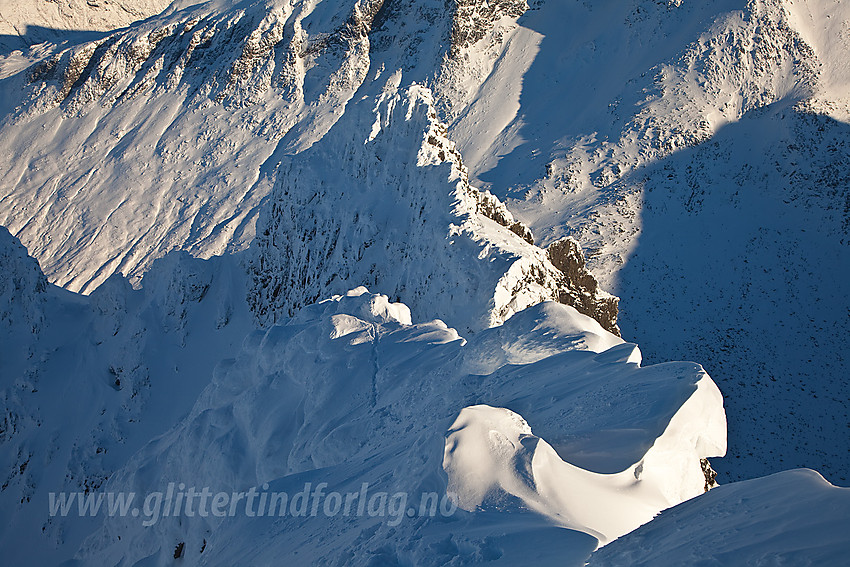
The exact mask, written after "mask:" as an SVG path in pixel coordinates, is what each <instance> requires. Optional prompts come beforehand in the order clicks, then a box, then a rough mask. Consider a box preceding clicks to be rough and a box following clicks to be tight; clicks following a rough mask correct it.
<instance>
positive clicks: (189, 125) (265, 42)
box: [0, 2, 374, 292]
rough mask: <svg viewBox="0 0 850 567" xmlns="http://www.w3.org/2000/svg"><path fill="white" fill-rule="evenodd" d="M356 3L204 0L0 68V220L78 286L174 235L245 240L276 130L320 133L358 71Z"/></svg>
mask: <svg viewBox="0 0 850 567" xmlns="http://www.w3.org/2000/svg"><path fill="white" fill-rule="evenodd" d="M373 15H374V14H373ZM349 17H350V18H351V21H348V19H349ZM360 18H361V13H360V11H359V10H358V9H356V8H355V6H354V5H353V3H352V5H349V6H340V5H338V4H335V3H331V2H322V3H318V4H314V3H299V4H296V5H295V6H292V5H290V4H289V3H287V2H269V3H265V2H254V3H251V2H245V3H241V4H236V5H232V4H231V3H229V2H218V3H203V4H200V5H197V6H193V7H190V8H185V9H183V10H178V11H175V12H173V13H169V14H166V15H162V16H158V17H154V18H151V19H148V20H146V21H144V22H142V23H140V24H137V25H135V26H133V27H132V28H130V29H128V30H126V31H120V32H116V33H114V34H111V35H108V36H106V37H103V38H102V39H99V40H96V41H94V42H89V43H84V44H80V45H78V46H75V47H72V48H70V49H67V50H65V51H62V52H60V53H58V54H56V55H54V56H52V57H48V58H46V59H44V60H43V61H41V62H40V63H39V64H37V65H36V66H34V67H31V68H30V69H28V70H26V71H22V72H19V73H17V74H13V75H11V76H9V77H7V78H6V79H4V80H3V84H2V87H0V88H2V89H3V90H4V91H5V92H21V93H23V100H20V99H18V100H15V98H18V97H8V99H6V100H7V102H6V104H5V105H4V107H5V108H4V109H3V110H4V114H5V115H6V116H5V120H4V124H3V131H4V134H6V135H5V136H4V138H3V140H4V141H3V144H2V150H0V151H2V155H3V156H4V157H5V159H4V160H3V166H2V167H3V171H2V176H3V179H4V183H3V196H2V197H0V198H2V200H3V204H4V207H3V211H2V216H1V217H0V224H3V225H5V226H7V227H9V229H10V230H11V231H12V232H13V233H14V234H16V235H17V236H19V237H20V238H21V239H22V241H23V242H24V244H25V245H27V246H28V247H29V248H30V249H31V250H32V252H33V254H34V255H35V256H36V257H37V258H39V259H40V261H41V262H42V264H43V266H44V268H45V270H46V271H47V272H48V274H49V275H50V277H51V279H52V281H54V282H56V283H58V284H59V285H63V286H65V287H67V288H68V289H72V290H83V291H86V292H90V291H91V290H93V289H94V288H95V287H97V284H99V283H100V282H102V281H104V280H105V279H106V278H107V277H108V276H109V275H110V274H112V273H115V272H118V271H120V272H123V273H125V274H128V275H139V273H141V271H143V270H144V269H145V268H147V267H148V266H149V265H150V263H151V261H152V260H154V259H155V258H156V257H158V256H161V255H162V254H164V253H165V252H167V251H169V250H172V249H175V248H178V249H184V250H188V251H190V252H192V253H194V254H197V255H201V256H204V257H208V256H210V255H213V254H218V253H221V252H223V251H225V250H235V249H240V248H242V247H244V246H245V245H246V244H247V242H249V241H250V239H251V238H252V237H253V223H254V222H255V220H256V215H257V211H258V208H259V204H260V202H261V201H262V199H263V197H264V196H265V195H266V193H267V192H268V189H269V188H270V186H271V184H272V182H273V178H274V170H275V164H276V161H275V160H274V159H272V158H271V156H272V154H273V153H274V151H275V149H276V147H277V144H278V142H281V143H282V144H284V145H286V144H289V145H293V146H299V147H302V146H308V145H309V144H310V143H312V142H313V141H315V140H316V139H318V138H319V137H321V136H322V135H323V134H324V132H325V131H327V129H328V128H329V127H330V125H331V124H333V122H334V121H335V120H336V118H337V117H338V115H339V114H341V113H342V112H343V110H344V108H345V102H346V101H347V100H348V98H349V97H350V96H351V95H352V93H353V91H354V89H355V88H356V87H357V85H359V83H360V82H361V81H362V80H363V78H364V77H365V73H366V71H367V70H368V39H367V38H366V37H365V36H364V35H363V31H362V29H359V28H358V27H357V26H358V25H362V23H361V22H360ZM331 32H335V33H331ZM328 37H333V38H334V41H333V42H328V41H327V38H328ZM298 125H301V129H300V130H298V133H297V134H295V133H293V135H292V136H291V138H292V139H291V140H289V139H287V140H286V141H281V139H282V138H283V137H284V135H285V134H286V133H287V132H288V131H290V130H291V129H293V128H294V127H296V126H298ZM48 226H49V227H50V230H47V227H48Z"/></svg>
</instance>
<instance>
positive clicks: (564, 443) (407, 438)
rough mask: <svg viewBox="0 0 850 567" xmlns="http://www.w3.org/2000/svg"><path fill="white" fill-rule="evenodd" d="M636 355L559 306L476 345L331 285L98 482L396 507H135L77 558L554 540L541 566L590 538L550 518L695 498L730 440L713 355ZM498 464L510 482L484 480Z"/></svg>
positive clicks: (476, 556) (630, 517) (543, 308)
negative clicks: (671, 358)
mask: <svg viewBox="0 0 850 567" xmlns="http://www.w3.org/2000/svg"><path fill="white" fill-rule="evenodd" d="M505 336H509V337H512V339H511V341H510V342H507V343H506V342H504V340H503V339H504V337H505ZM591 348H594V349H596V350H598V351H599V352H596V351H595V350H591ZM639 359H640V354H639V352H638V350H637V347H636V346H635V345H632V344H628V343H624V342H622V340H621V339H619V338H617V337H615V336H614V335H611V334H610V333H607V332H606V331H604V330H602V329H601V328H600V327H599V326H598V325H597V324H596V323H595V322H594V321H593V320H592V319H589V318H588V317H586V316H583V315H581V314H579V313H578V312H577V311H575V310H574V309H572V308H570V307H567V306H563V305H560V304H557V303H552V302H548V303H541V304H538V305H536V306H534V307H530V308H528V309H527V310H525V311H523V312H521V313H518V314H517V315H515V316H514V317H512V318H511V319H509V320H508V321H507V322H505V323H504V324H503V325H502V326H501V327H497V328H494V329H490V330H488V331H484V332H481V333H478V334H476V335H475V337H474V338H472V339H470V340H469V341H465V340H464V339H462V338H461V337H460V336H459V335H458V334H457V332H455V331H454V330H453V329H450V328H448V327H446V325H445V324H444V323H443V322H441V321H439V320H435V321H431V322H425V323H413V324H411V320H410V312H409V310H408V309H407V308H406V307H405V306H404V305H401V304H397V303H390V302H389V301H388V299H387V297H386V296H382V295H373V294H370V293H368V292H367V291H366V289H365V288H358V289H355V290H352V291H351V292H349V293H347V294H346V295H344V296H335V297H334V298H332V299H330V300H327V301H323V302H320V303H318V304H316V305H313V306H309V307H306V308H305V309H303V310H302V311H300V312H299V313H298V314H297V315H296V316H295V317H294V318H292V319H291V320H287V321H285V322H283V324H281V325H278V326H274V327H271V328H270V329H269V330H267V331H257V332H255V333H253V334H251V335H249V336H248V337H247V338H246V339H245V342H244V344H243V349H242V352H241V353H240V354H239V355H238V356H237V357H236V358H235V359H231V360H228V361H224V362H222V363H221V364H220V365H219V366H218V367H217V369H216V371H215V374H214V377H213V380H212V382H211V384H210V385H209V386H208V387H207V388H206V389H205V390H204V391H203V392H202V393H201V395H200V396H199V398H198V401H197V402H196V404H195V407H194V408H193V409H192V411H191V412H190V414H189V415H188V417H187V418H186V419H185V420H183V421H182V422H181V423H180V424H179V425H178V426H177V427H175V428H174V429H173V430H172V431H170V432H168V433H166V434H165V435H164V436H162V437H160V438H158V439H156V440H154V441H153V442H152V443H150V444H149V445H148V446H147V447H145V448H144V449H143V450H141V451H140V452H139V453H138V454H137V455H136V456H134V457H133V458H132V459H130V461H129V462H128V463H127V465H126V466H125V467H123V468H122V469H121V470H119V471H117V472H116V473H115V474H114V475H113V476H112V477H111V478H110V479H109V481H108V482H107V484H106V485H105V486H104V490H105V491H119V490H132V491H135V492H137V493H139V494H142V493H145V492H150V491H154V490H160V489H164V487H165V486H166V485H167V483H169V482H175V483H177V482H180V483H184V484H185V486H186V487H188V486H196V487H198V490H200V487H203V486H209V487H211V488H212V490H213V491H215V492H217V491H225V492H233V491H237V492H239V491H246V490H248V489H250V487H252V486H253V487H257V489H258V490H259V489H261V488H263V487H264V486H266V485H267V486H269V487H272V488H268V490H271V491H274V490H278V491H279V490H281V489H287V490H292V489H293V488H294V487H298V490H302V489H303V487H304V484H305V483H306V482H309V483H311V486H312V487H317V486H319V484H320V483H322V482H325V483H327V485H326V486H325V487H324V488H325V490H326V492H328V493H330V492H334V491H337V492H340V493H343V494H344V493H348V492H351V493H356V492H358V490H359V489H360V487H361V485H362V483H364V482H365V483H368V484H369V488H368V490H369V491H370V492H372V493H373V494H374V493H376V492H380V491H386V492H388V493H390V494H398V493H404V494H406V495H407V496H406V497H407V498H408V502H409V503H410V507H408V506H406V505H405V506H403V508H402V510H401V514H400V515H399V517H398V518H396V520H397V521H394V520H393V519H392V518H389V517H383V518H381V517H369V515H368V514H364V515H363V516H361V517H357V515H356V514H351V516H349V517H345V516H343V515H342V514H339V515H335V514H333V515H329V516H328V517H325V518H324V519H310V520H307V521H305V520H304V519H302V518H300V517H298V516H297V515H296V516H295V517H292V516H291V514H290V512H289V511H287V512H285V514H286V517H284V518H279V517H273V518H267V519H264V518H259V517H258V518H252V517H247V516H245V515H244V514H242V513H240V514H236V515H234V516H233V517H228V518H227V519H226V520H222V519H219V518H214V517H212V516H210V517H206V518H199V517H194V518H189V517H179V518H173V517H163V518H162V519H160V520H159V521H158V522H156V524H155V525H153V526H151V527H148V528H145V527H143V526H141V525H140V521H141V518H133V517H127V518H109V519H107V520H106V521H104V523H103V527H102V528H101V530H100V531H98V532H97V533H96V534H94V535H92V536H91V537H90V538H89V539H87V540H86V542H85V543H84V544H83V545H82V547H81V549H80V553H79V556H78V558H79V559H80V561H81V563H82V564H92V565H94V564H103V563H108V564H118V563H120V564H126V565H133V564H135V562H136V561H140V560H142V559H145V558H146V559H147V561H149V562H151V564H167V563H168V561H169V560H170V559H171V558H172V554H173V552H174V549H175V546H177V545H178V544H180V543H181V542H184V543H185V549H186V550H187V551H186V553H185V555H184V557H185V558H187V559H188V560H190V561H191V562H192V563H196V562H197V563H199V564H208V563H209V564H223V563H234V562H235V563H248V564H266V563H269V562H270V561H272V560H274V561H276V562H280V561H284V562H287V561H295V562H298V563H301V564H306V563H309V564H314V563H315V562H325V563H333V562H335V561H336V560H337V559H343V560H344V561H345V562H346V563H347V564H354V565H361V564H362V565H367V564H372V562H373V561H375V560H376V559H375V557H376V556H379V557H382V558H383V560H384V561H387V562H393V561H394V562H400V563H402V564H416V565H429V564H446V563H449V562H451V561H471V560H478V561H480V560H484V559H487V555H488V554H489V555H490V556H491V557H492V558H498V557H499V556H500V555H501V554H503V553H505V554H508V555H510V554H513V553H515V550H512V549H511V547H513V546H517V545H519V546H522V545H523V541H522V540H523V539H527V538H528V539H532V540H534V539H540V540H542V541H543V542H546V541H547V540H549V539H550V538H552V540H551V541H549V543H547V544H546V546H547V547H546V549H547V553H552V554H554V556H550V557H547V558H546V559H547V561H550V562H551V561H552V560H554V559H556V558H558V559H559V560H562V561H565V562H568V563H569V562H572V561H574V560H575V561H580V560H581V559H582V558H586V556H587V553H588V552H589V551H590V550H592V549H593V548H594V547H595V542H596V540H594V539H592V538H585V537H582V536H567V535H566V534H563V533H562V532H558V531H557V530H552V527H553V526H560V527H562V528H565V529H570V530H575V531H577V532H582V533H585V534H589V535H592V536H594V537H595V538H596V539H598V540H599V541H601V542H605V541H608V540H609V539H610V538H613V537H616V536H618V535H621V534H622V533H626V532H628V531H630V530H632V529H634V528H635V527H637V526H638V525H640V524H641V523H643V522H646V521H649V520H650V519H652V517H653V515H654V514H656V513H657V512H658V511H660V510H661V509H663V508H666V507H669V506H671V505H674V504H677V503H679V502H681V501H682V500H684V499H687V498H691V497H693V496H697V495H699V494H702V493H703V491H704V485H705V477H704V475H703V472H702V469H701V467H700V458H702V457H708V456H716V455H722V454H723V452H724V451H725V434H726V428H725V415H724V412H723V405H722V399H721V396H720V394H719V392H718V390H717V388H716V386H715V385H714V384H713V383H712V382H711V379H710V378H709V377H708V376H707V375H706V374H705V373H704V372H703V371H702V369H701V368H700V367H699V366H698V365H694V364H690V363H668V364H663V365H657V366H653V367H647V368H641V367H640V366H639V364H638V361H639ZM482 404H485V405H482ZM507 408H510V409H507ZM515 412H516V413H515ZM520 414H521V415H520ZM524 420H528V423H531V424H533V427H534V430H535V433H536V434H537V435H539V436H540V437H536V436H535V435H532V433H531V430H530V429H529V425H528V424H527V423H526V421H524ZM447 435H448V436H447ZM544 439H545V440H544ZM547 440H548V442H547ZM606 440H607V441H606ZM512 452H516V455H512ZM570 461H572V462H576V463H581V464H585V463H587V464H585V466H588V467H589V468H590V469H597V470H603V469H604V470H606V471H610V470H616V471H617V473H616V474H599V473H595V472H590V471H589V470H585V469H583V468H580V466H579V465H573V464H569V462H570ZM500 471H501V472H500ZM492 474H497V475H499V476H500V479H501V480H502V481H503V482H502V483H501V484H500V483H497V482H489V481H488V480H487V479H486V478H485V476H486V475H492ZM447 488H448V490H449V492H452V491H457V493H458V495H457V497H456V498H457V504H458V505H459V506H460V510H459V511H458V512H456V515H452V516H451V517H437V518H429V517H419V516H418V512H415V511H416V510H418V503H419V502H420V499H421V494H422V493H423V492H436V493H438V494H439V495H440V497H442V496H444V495H445V494H446V490H447ZM263 489H266V488H263ZM294 492H295V491H294V490H293V493H294ZM311 505H312V504H311ZM318 506H320V508H318V510H319V511H318V517H321V516H322V510H324V507H323V506H324V503H323V502H319V503H318ZM408 509H410V510H414V512H413V513H410V512H407V511H408ZM535 512H536V513H535ZM396 514H398V513H397V512H396ZM538 514H540V515H542V518H541V517H540V516H539V515H538ZM412 516H416V517H412ZM497 518H498V521H496V519H497ZM543 518H545V520H546V521H544V520H543ZM494 521H496V523H495V524H493V523H492V522H494ZM258 533H262V534H263V535H262V544H259V545H258V536H257V534H258ZM317 538H318V539H317ZM561 538H563V541H562V540H561ZM514 539H516V540H519V541H512V540H514ZM296 542H298V544H297V545H296ZM553 542H555V545H552V543H553ZM569 542H573V545H570V544H569ZM201 549H203V551H201Z"/></svg>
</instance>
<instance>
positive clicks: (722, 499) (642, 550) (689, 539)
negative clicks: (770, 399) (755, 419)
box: [589, 469, 850, 567]
mask: <svg viewBox="0 0 850 567" xmlns="http://www.w3.org/2000/svg"><path fill="white" fill-rule="evenodd" d="M813 510H817V513H812V511H813ZM848 532H850V489H848V488H838V487H835V486H832V485H830V484H829V483H828V482H826V481H825V480H824V479H823V477H822V476H821V475H819V474H818V473H816V472H815V471H812V470H807V469H797V470H791V471H785V472H781V473H777V474H774V475H771V476H768V477H764V478H759V479H755V480H748V481H744V482H736V483H734V484H729V485H725V486H721V487H719V488H718V489H717V490H712V491H711V492H709V493H708V494H706V495H705V496H704V497H701V498H698V499H695V500H691V501H689V502H685V503H684V504H681V505H679V506H676V507H675V508H671V509H670V510H666V511H664V512H662V513H661V515H660V516H658V517H657V518H656V519H655V520H653V521H652V522H651V523H650V524H648V525H646V526H644V527H642V528H639V529H638V530H637V531H635V532H632V533H631V534H629V535H628V536H626V537H623V538H621V539H619V540H617V541H616V542H614V543H612V544H611V545H608V546H606V547H604V548H602V549H600V550H599V551H597V552H596V553H594V554H593V556H592V557H591V558H590V562H589V565H590V566H591V567H602V566H603V565H610V566H615V565H617V566H619V565H631V566H633V567H642V566H647V567H648V566H651V565H701V566H715V565H716V566H721V565H752V566H756V565H844V564H846V563H847V534H848Z"/></svg>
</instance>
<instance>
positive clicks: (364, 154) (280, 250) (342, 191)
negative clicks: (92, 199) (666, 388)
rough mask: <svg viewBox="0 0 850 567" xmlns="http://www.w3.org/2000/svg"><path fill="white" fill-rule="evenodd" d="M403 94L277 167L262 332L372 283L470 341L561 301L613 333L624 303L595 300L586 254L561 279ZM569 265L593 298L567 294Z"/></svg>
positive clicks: (353, 116) (258, 258)
mask: <svg viewBox="0 0 850 567" xmlns="http://www.w3.org/2000/svg"><path fill="white" fill-rule="evenodd" d="M400 80H401V73H400V72H399V73H396V75H394V76H393V77H390V79H389V81H388V83H387V87H386V90H385V91H384V93H383V94H381V95H380V97H379V98H378V100H377V103H373V102H372V101H371V100H368V99H366V100H361V101H359V102H358V103H352V105H355V104H356V105H358V106H363V105H367V104H368V105H371V104H374V109H373V112H371V113H369V114H366V113H365V112H363V111H362V110H361V109H358V108H356V107H355V108H353V109H350V110H349V112H347V113H346V115H345V116H344V117H343V118H342V119H340V121H339V122H338V123H337V124H336V125H335V127H334V128H333V129H332V130H331V131H330V132H329V133H328V134H327V135H326V136H325V137H324V138H323V139H322V140H321V141H319V142H317V143H316V144H315V145H313V147H312V148H310V149H309V150H306V151H304V152H302V153H300V154H298V155H297V156H294V157H292V158H290V159H288V160H286V162H285V163H283V164H281V167H280V181H279V182H278V184H277V185H276V187H275V189H274V191H273V192H272V194H271V196H270V203H269V205H268V206H267V212H265V213H264V215H263V217H262V218H261V220H260V223H259V229H260V231H259V236H258V238H257V241H256V243H255V248H254V257H253V259H252V261H251V268H250V270H251V273H252V277H253V286H252V292H251V294H250V301H251V307H252V310H253V311H254V312H255V314H256V315H257V316H258V318H259V320H260V321H261V322H271V321H274V320H275V319H277V318H279V317H282V316H286V315H291V314H292V313H294V311H295V309H297V308H298V307H300V306H302V305H304V304H306V303H310V302H313V301H316V300H317V299H319V298H321V297H323V296H327V295H330V294H334V293H341V292H344V291H345V288H346V287H347V286H349V285H350V284H351V283H352V282H362V283H366V284H368V285H369V286H372V287H374V288H375V289H377V290H380V291H383V292H386V293H387V294H389V295H390V296H392V297H394V298H404V299H405V301H406V302H407V303H408V304H409V305H410V306H411V309H413V311H414V312H415V313H416V314H417V316H424V317H439V318H442V319H445V320H446V321H449V322H450V323H451V324H452V325H455V326H457V327H459V328H461V329H464V330H480V329H483V328H487V327H491V326H494V325H498V324H500V323H502V322H503V321H505V320H506V319H508V318H509V317H510V316H511V315H513V314H514V313H516V312H518V311H521V310H522V309H525V308H526V307H528V306H530V305H534V304H536V303H539V302H541V301H544V300H549V299H553V300H562V301H564V302H569V303H571V304H573V305H575V307H576V308H578V309H580V310H582V311H584V312H585V313H588V314H591V315H594V316H597V317H598V318H599V320H600V322H602V323H603V325H605V326H606V328H608V329H609V330H612V331H614V332H617V327H616V298H612V297H611V296H609V295H607V294H606V293H605V292H603V291H601V290H599V289H597V287H596V285H595V283H596V282H595V280H593V277H592V276H590V274H588V273H587V271H586V270H584V266H583V258H581V252H580V251H578V250H577V249H576V250H575V251H574V252H575V254H577V257H576V258H572V261H568V260H567V257H568V255H567V254H564V255H563V260H564V261H563V262H561V264H562V267H561V269H559V268H556V267H555V266H554V265H553V264H552V261H551V260H550V257H549V256H548V255H547V254H546V252H544V251H543V250H541V249H540V248H537V247H536V246H534V245H533V244H531V243H530V242H528V240H531V236H530V233H528V232H527V230H526V229H525V228H524V227H523V226H522V225H521V224H520V223H516V222H515V221H514V219H513V217H512V215H511V213H510V212H509V211H508V210H507V209H506V208H505V207H504V205H502V204H501V203H500V202H499V201H498V199H496V198H495V197H493V196H492V195H490V194H489V193H486V192H481V191H478V190H477V189H475V188H473V187H472V186H470V185H469V182H468V180H467V172H466V168H465V167H464V165H463V163H462V161H461V159H460V155H459V154H458V152H457V150H456V149H455V147H454V144H452V143H451V142H450V141H449V140H448V139H447V138H446V129H445V126H444V125H443V124H441V123H440V122H439V121H438V120H437V118H436V112H435V110H434V107H433V101H432V96H431V93H430V91H428V89H425V88H424V87H420V86H413V87H411V88H409V89H407V90H397V89H398V84H399V81H400ZM364 115H365V117H366V118H365V119H364ZM363 133H368V134H367V135H366V136H364V134H363ZM568 265H573V266H574V267H575V269H576V270H577V272H579V273H580V274H581V275H582V276H583V277H585V278H588V279H589V280H590V281H591V282H592V283H593V286H580V285H578V284H577V283H576V282H574V281H571V280H569V279H568V278H567V275H565V274H564V272H563V271H562V270H564V269H566V266H568ZM600 315H603V316H600Z"/></svg>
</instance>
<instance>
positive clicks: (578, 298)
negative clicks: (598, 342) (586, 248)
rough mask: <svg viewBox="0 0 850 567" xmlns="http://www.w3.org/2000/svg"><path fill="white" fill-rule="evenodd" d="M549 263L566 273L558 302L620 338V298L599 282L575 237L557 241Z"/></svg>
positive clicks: (550, 253)
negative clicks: (568, 306)
mask: <svg viewBox="0 0 850 567" xmlns="http://www.w3.org/2000/svg"><path fill="white" fill-rule="evenodd" d="M546 255H547V256H548V257H549V261H550V262H552V265H553V266H555V267H556V268H557V269H558V270H560V272H561V273H562V274H563V282H562V284H561V287H560V289H561V292H560V294H559V296H558V301H559V302H561V303H563V304H565V305H570V306H572V307H575V308H576V309H577V310H578V312H579V313H584V314H585V315H588V316H590V317H593V318H594V319H596V320H597V321H599V324H600V325H602V326H603V327H604V328H605V329H606V330H608V331H610V332H612V333H614V334H615V335H617V336H619V335H620V329H619V327H618V326H617V314H618V307H617V303H618V302H619V299H618V298H616V297H614V296H613V295H610V294H608V293H606V292H604V291H602V290H601V289H600V288H599V283H598V282H597V281H596V278H594V277H593V274H591V273H590V272H589V271H588V270H587V267H586V266H585V260H584V254H582V251H581V246H579V243H578V241H577V240H575V239H574V238H570V237H566V238H562V239H560V240H556V241H555V242H553V243H552V244H550V245H549V246H548V247H547V248H546Z"/></svg>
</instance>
